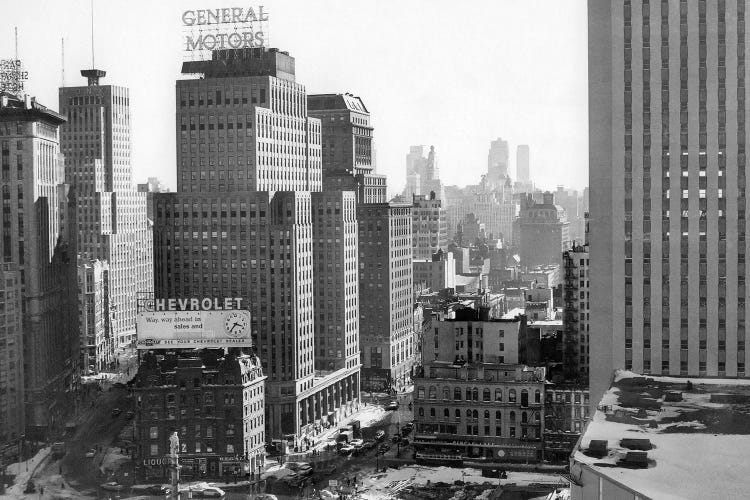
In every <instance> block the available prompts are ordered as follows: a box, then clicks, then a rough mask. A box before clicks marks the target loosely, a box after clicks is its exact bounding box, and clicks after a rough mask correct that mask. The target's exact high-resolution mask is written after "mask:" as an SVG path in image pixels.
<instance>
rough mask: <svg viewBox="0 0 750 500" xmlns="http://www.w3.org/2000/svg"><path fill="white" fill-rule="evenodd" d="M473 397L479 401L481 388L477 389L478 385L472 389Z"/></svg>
mask: <svg viewBox="0 0 750 500" xmlns="http://www.w3.org/2000/svg"><path fill="white" fill-rule="evenodd" d="M471 399H473V400H474V401H479V389H477V388H476V387H475V388H474V389H472V391H471Z"/></svg>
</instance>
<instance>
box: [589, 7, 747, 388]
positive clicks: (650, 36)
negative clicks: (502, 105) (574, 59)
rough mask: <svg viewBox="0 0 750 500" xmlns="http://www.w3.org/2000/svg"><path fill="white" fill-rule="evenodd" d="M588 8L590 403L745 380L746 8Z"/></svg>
mask: <svg viewBox="0 0 750 500" xmlns="http://www.w3.org/2000/svg"><path fill="white" fill-rule="evenodd" d="M588 7H589V9H588V16H589V110H590V111H589V172H590V174H589V185H590V187H591V208H590V214H591V219H590V239H589V240H590V242H591V276H592V287H591V296H592V302H591V329H592V332H591V358H592V359H595V360H597V362H596V363H595V364H594V365H592V367H591V369H592V371H591V384H592V386H591V388H592V394H591V395H592V400H593V401H599V399H600V397H601V395H602V393H603V391H604V390H605V389H606V387H607V385H608V384H609V381H610V378H611V376H612V370H613V369H617V368H626V369H632V370H633V371H635V372H642V373H651V374H669V375H680V376H687V377H697V376H708V377H725V376H726V377H746V376H747V373H748V372H747V366H748V362H750V359H748V357H749V356H750V351H749V350H747V349H746V325H747V314H748V309H747V308H746V302H747V284H746V272H745V269H746V258H747V253H748V252H747V250H748V243H747V241H748V238H747V231H748V228H747V220H748V219H747V217H746V216H747V193H746V189H747V177H746V143H747V133H748V131H747V128H746V122H745V117H746V116H747V114H748V109H747V107H748V101H747V100H746V90H745V89H746V82H747V68H748V64H747V52H746V40H747V33H746V31H745V30H746V28H745V25H746V18H747V15H748V9H747V3H746V1H745V0H740V1H735V0H728V1H715V2H713V1H703V0H696V1H687V0H672V1H669V2H651V3H650V4H649V3H645V2H641V1H628V0H626V1H623V2H621V1H605V2H602V1H590V2H589V6H588Z"/></svg>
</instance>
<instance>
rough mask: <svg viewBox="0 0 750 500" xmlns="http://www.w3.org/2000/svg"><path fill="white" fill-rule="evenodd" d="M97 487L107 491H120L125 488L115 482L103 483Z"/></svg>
mask: <svg viewBox="0 0 750 500" xmlns="http://www.w3.org/2000/svg"><path fill="white" fill-rule="evenodd" d="M99 487H100V488H101V489H103V490H107V491H122V490H124V489H125V486H124V485H122V484H119V483H118V482H117V481H110V482H108V483H103V484H100V485H99Z"/></svg>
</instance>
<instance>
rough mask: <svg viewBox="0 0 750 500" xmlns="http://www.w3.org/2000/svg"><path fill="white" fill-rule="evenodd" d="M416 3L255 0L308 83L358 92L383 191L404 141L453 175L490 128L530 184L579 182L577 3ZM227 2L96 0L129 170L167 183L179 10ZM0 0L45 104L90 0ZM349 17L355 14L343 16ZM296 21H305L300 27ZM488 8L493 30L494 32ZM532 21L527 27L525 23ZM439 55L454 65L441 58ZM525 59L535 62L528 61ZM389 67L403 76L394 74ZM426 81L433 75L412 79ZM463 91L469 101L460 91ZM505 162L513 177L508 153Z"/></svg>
mask: <svg viewBox="0 0 750 500" xmlns="http://www.w3.org/2000/svg"><path fill="white" fill-rule="evenodd" d="M423 4H424V3H423V2H418V3H413V4H410V8H409V9H403V8H401V9H398V10H397V9H396V4H395V3H391V2H378V3H377V5H375V4H368V3H365V2H361V3H357V4H355V5H353V6H351V5H349V4H346V5H343V4H342V3H341V2H335V1H330V2H323V3H322V4H320V3H316V4H315V5H314V6H313V5H307V4H300V5H297V4H292V3H290V2H278V1H274V2H263V3H262V5H264V7H265V10H266V11H267V12H268V13H269V15H270V26H269V30H268V31H269V36H268V37H267V40H268V42H269V43H268V46H270V47H277V48H279V49H280V50H284V51H288V52H289V53H290V54H291V55H292V56H294V57H295V58H296V59H297V61H298V67H297V73H298V74H299V75H300V78H301V80H302V81H305V82H306V87H307V89H306V90H307V92H308V94H316V93H331V92H334V93H337V92H351V93H353V94H355V95H359V96H360V97H362V98H363V99H364V100H365V102H366V103H367V105H368V109H369V110H370V111H371V112H372V114H373V116H374V119H373V125H374V126H375V128H376V130H377V133H376V134H375V137H374V139H375V141H374V144H375V149H376V151H377V155H378V165H377V171H378V173H380V174H384V175H388V176H389V178H391V179H392V181H391V183H390V190H389V196H392V195H394V194H396V193H398V192H400V191H401V189H402V188H403V186H404V185H405V175H404V157H405V155H406V154H407V153H408V151H409V146H410V145H413V144H426V145H434V146H435V148H436V150H437V151H438V152H439V161H440V167H441V170H442V172H441V176H442V178H443V179H442V180H443V182H444V183H445V184H446V185H451V184H459V185H463V184H465V183H466V182H467V181H466V179H467V176H466V175H465V174H466V173H470V176H471V177H476V178H478V177H479V176H480V175H481V174H482V173H483V172H484V170H485V162H486V154H487V149H488V147H489V143H490V141H491V140H493V139H495V138H496V137H503V138H504V139H506V140H508V141H509V143H510V147H511V149H513V150H514V149H515V147H516V146H517V145H519V144H529V145H530V148H531V150H532V165H531V170H532V172H533V173H534V175H533V177H534V180H535V181H536V182H537V184H538V185H540V186H541V187H543V188H547V189H552V188H553V187H554V186H556V185H558V184H566V186H567V187H571V188H579V189H580V188H582V187H584V186H585V185H586V182H587V175H588V173H587V169H586V168H585V165H586V155H585V151H586V149H587V135H586V129H587V125H586V113H587V101H586V51H585V44H586V40H585V21H586V18H585V4H583V3H582V2H565V3H564V4H563V5H560V6H556V7H554V8H548V6H547V5H545V4H544V2H531V3H530V2H515V1H508V2H502V3H499V4H497V5H496V4H495V3H490V2H476V3H473V4H471V5H470V6H468V7H462V10H456V9H455V8H451V7H453V6H451V5H449V4H448V3H447V2H445V3H443V2H438V3H435V2H431V3H430V7H431V8H429V9H428V8H426V7H425V8H420V5H422V6H423V7H424V5H423ZM234 5H238V4H237V3H236V2H228V3H219V2H211V3H210V5H200V6H196V5H189V4H184V5H183V4H180V3H178V2H165V3H163V4H162V3H159V4H156V5H152V4H149V5H148V10H146V8H145V3H142V2H135V3H133V2H129V3H125V2H107V4H106V5H105V4H103V3H101V2H99V3H95V5H94V8H95V11H94V38H95V43H96V45H95V65H96V67H98V68H101V69H104V70H106V71H107V72H108V78H109V79H110V81H117V82H118V84H121V85H124V86H127V87H129V88H130V89H131V93H132V109H133V144H134V148H133V154H134V158H133V166H134V176H135V179H134V180H136V181H139V182H140V181H143V180H144V179H145V178H146V177H147V176H153V175H156V176H158V177H160V178H162V179H163V180H164V181H165V182H166V183H167V185H169V186H170V187H171V188H172V189H174V187H175V185H176V180H175V177H174V169H173V168H172V166H173V165H174V160H175V157H174V137H173V130H172V126H173V125H172V121H171V116H172V113H173V110H172V109H171V105H172V103H173V101H174V87H173V82H174V80H175V78H176V77H177V76H178V75H179V70H180V68H179V61H181V60H184V57H183V53H182V52H181V50H180V49H181V42H182V34H181V29H182V26H181V19H180V18H181V14H182V11H183V10H186V9H190V8H198V7H200V8H216V7H231V6H234ZM258 5H261V4H258ZM4 10H5V12H6V14H7V15H5V16H3V19H2V20H0V34H2V35H0V40H3V45H4V46H5V47H6V49H5V51H4V52H5V53H4V54H2V57H5V58H9V57H13V42H14V40H13V28H14V26H17V27H18V45H19V48H18V55H19V59H21V60H22V61H23V63H24V66H25V68H26V69H27V70H28V71H29V81H28V84H27V92H28V93H29V94H30V95H35V96H37V98H38V100H39V102H41V103H43V104H45V105H47V106H50V107H52V108H54V107H55V105H56V98H55V97H56V96H55V94H56V93H57V87H59V86H60V85H61V84H62V64H61V46H60V45H61V43H60V42H61V40H60V39H61V37H63V36H64V37H65V85H67V86H70V85H82V84H83V83H82V78H81V77H80V76H79V70H81V69H87V68H88V67H89V66H91V32H90V21H91V18H90V5H89V2H86V1H70V2H64V3H60V4H54V5H51V6H50V5H43V4H42V3H41V2H31V3H27V4H24V5H23V6H20V5H10V6H7V7H6V8H5V9H4ZM146 12H148V14H146ZM355 16H356V17H355ZM352 18H354V19H361V20H362V21H363V22H361V23H356V22H355V23H352V22H351V19H352ZM301 19H304V20H306V23H305V26H309V28H305V29H300V22H299V21H300V20H301ZM498 20H500V23H501V24H503V25H505V27H504V29H502V30H497V23H498ZM532 23H533V25H534V26H536V27H537V29H528V26H530V25H531V24H532ZM102 26H114V28H113V29H110V31H112V32H113V33H114V35H113V36H107V35H106V34H105V31H104V29H103V28H102ZM420 26H426V27H427V28H421V27H420ZM553 27H554V29H552V28H553ZM560 27H565V30H564V31H562V32H561V31H560ZM548 28H549V29H548ZM41 33H44V34H45V35H48V36H47V37H46V38H42V37H41V36H40V34H41ZM120 33H131V34H130V35H129V36H123V35H121V34H120ZM136 33H137V35H138V36H134V35H135V34H136ZM383 40H386V42H383ZM351 41H356V43H349V42H351ZM40 51H43V53H44V54H45V57H40V53H41V52H40ZM466 52H475V55H470V56H468V57H467V56H466ZM483 52H484V54H483ZM485 54H487V55H490V59H489V60H490V61H494V60H495V59H494V57H493V56H495V55H497V58H496V64H495V66H496V67H488V66H491V65H488V64H487V63H484V62H483V61H485V60H487V55H485ZM342 60H344V61H346V64H345V65H344V64H341V61H342ZM445 60H449V61H451V64H454V65H455V71H449V72H448V71H446V70H445V68H446V65H445ZM527 60H535V61H538V64H535V65H534V66H533V67H532V66H529V65H528V64H527V63H526V61H527ZM480 61H482V62H481V63H480ZM132 68H138V71H133V70H132ZM480 71H481V77H480ZM394 74H397V75H402V76H403V78H401V79H400V80H399V81H398V84H397V85H393V84H392V76H391V75H394ZM550 75H553V78H550ZM425 79H426V80H429V81H431V82H433V84H432V85H430V86H423V85H420V82H422V81H424V80H425ZM467 95H471V96H473V99H472V100H471V101H468V102H467V99H466V97H465V96H467ZM164 117H167V119H165V118H164ZM510 172H511V174H512V175H513V176H515V155H511V164H510Z"/></svg>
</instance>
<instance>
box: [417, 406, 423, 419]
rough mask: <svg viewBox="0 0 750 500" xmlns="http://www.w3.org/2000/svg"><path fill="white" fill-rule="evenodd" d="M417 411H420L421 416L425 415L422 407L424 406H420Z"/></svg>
mask: <svg viewBox="0 0 750 500" xmlns="http://www.w3.org/2000/svg"><path fill="white" fill-rule="evenodd" d="M417 413H419V416H420V417H424V408H422V407H421V406H420V407H419V411H418V412H417Z"/></svg>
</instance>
